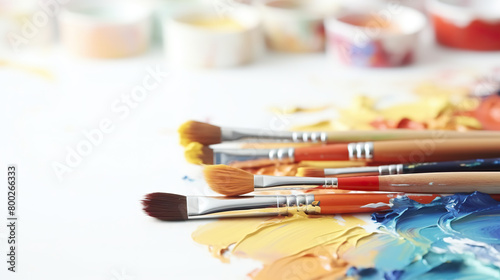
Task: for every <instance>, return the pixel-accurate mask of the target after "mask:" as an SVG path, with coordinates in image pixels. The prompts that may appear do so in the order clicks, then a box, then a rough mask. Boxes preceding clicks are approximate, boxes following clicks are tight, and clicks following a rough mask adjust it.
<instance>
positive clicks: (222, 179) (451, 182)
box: [203, 165, 500, 196]
mask: <svg viewBox="0 0 500 280" xmlns="http://www.w3.org/2000/svg"><path fill="white" fill-rule="evenodd" d="M203 172H204V176H205V180H206V181H207V183H208V185H209V187H210V188H211V189H212V190H214V191H215V192H217V193H220V194H223V195H227V196H236V195H242V194H246V193H250V192H253V191H254V190H266V189H275V188H276V187H279V188H281V189H282V188H287V189H290V188H296V189H311V188H315V189H342V190H355V191H383V192H405V193H433V194H442V193H457V192H474V191H480V192H483V193H488V194H500V172H442V173H421V174H401V175H387V176H361V177H345V178H332V177H330V178H318V177H295V176H268V175H254V174H252V173H250V172H247V171H244V170H241V169H238V168H234V167H230V166H226V165H208V166H205V169H204V170H203ZM293 186H295V187H293Z"/></svg>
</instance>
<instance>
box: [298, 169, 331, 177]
mask: <svg viewBox="0 0 500 280" xmlns="http://www.w3.org/2000/svg"><path fill="white" fill-rule="evenodd" d="M296 176H299V177H325V170H324V169H323V168H314V167H299V168H298V169H297V174H296Z"/></svg>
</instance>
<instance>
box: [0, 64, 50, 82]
mask: <svg viewBox="0 0 500 280" xmlns="http://www.w3.org/2000/svg"><path fill="white" fill-rule="evenodd" d="M0 67H9V68H11V69H16V70H20V71H23V72H25V73H29V74H32V75H36V76H39V77H41V78H43V79H45V80H49V81H53V80H54V79H55V78H54V74H52V72H50V71H49V70H47V69H43V68H40V67H36V66H29V65H24V64H20V63H16V62H12V61H7V60H2V59H0Z"/></svg>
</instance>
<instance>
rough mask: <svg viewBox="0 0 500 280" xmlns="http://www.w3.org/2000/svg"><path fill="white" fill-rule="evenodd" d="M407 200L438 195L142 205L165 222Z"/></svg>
mask: <svg viewBox="0 0 500 280" xmlns="http://www.w3.org/2000/svg"><path fill="white" fill-rule="evenodd" d="M401 196H407V197H408V198H410V199H413V200H415V201H417V202H420V203H430V202H431V201H432V200H434V199H435V198H436V197H439V196H440V195H436V194H404V193H376V194H375V193H370V194H366V193H349V194H298V195H271V196H240V197H232V198H228V197H210V196H183V195H178V194H172V193H150V194H148V195H146V198H145V199H144V200H143V201H142V203H143V205H144V211H145V212H146V213H147V214H148V215H149V216H151V217H154V218H157V219H160V220H164V221H180V220H191V219H202V218H234V217H255V216H287V215H291V214H295V213H305V214H308V215H311V214H312V215H314V214H326V215H328V214H343V213H366V212H375V211H383V210H388V209H390V207H391V205H392V200H393V199H394V198H396V197H401Z"/></svg>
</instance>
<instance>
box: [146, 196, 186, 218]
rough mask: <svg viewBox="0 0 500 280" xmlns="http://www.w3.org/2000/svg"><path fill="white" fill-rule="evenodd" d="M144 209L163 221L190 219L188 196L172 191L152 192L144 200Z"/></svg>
mask: <svg viewBox="0 0 500 280" xmlns="http://www.w3.org/2000/svg"><path fill="white" fill-rule="evenodd" d="M142 205H144V208H143V209H144V211H145V212H146V213H147V214H148V215H149V216H151V217H154V218H157V219H160V220H163V221H183V220H187V219H188V214H187V198H186V197H185V196H183V195H178V194H172V193H150V194H148V195H146V198H145V199H144V200H143V201H142Z"/></svg>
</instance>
